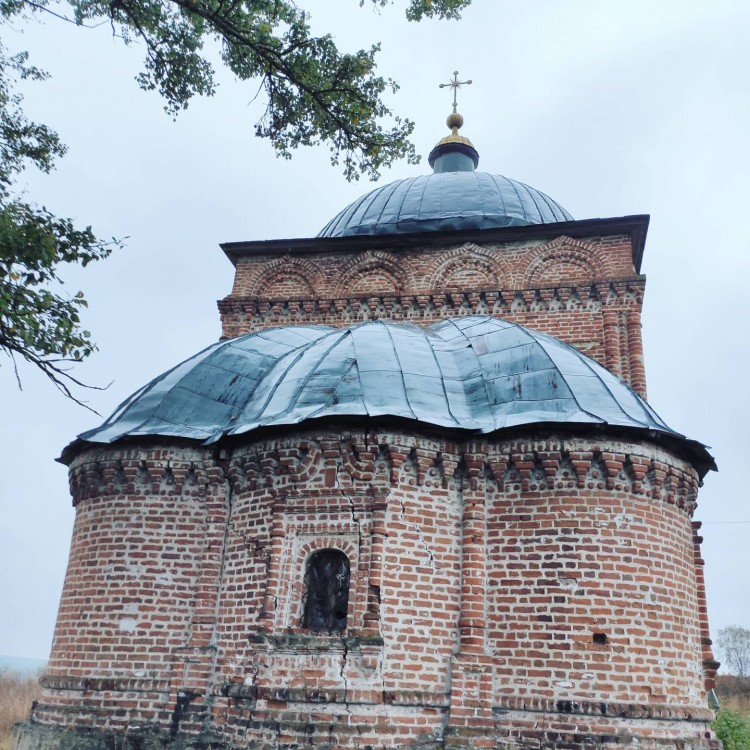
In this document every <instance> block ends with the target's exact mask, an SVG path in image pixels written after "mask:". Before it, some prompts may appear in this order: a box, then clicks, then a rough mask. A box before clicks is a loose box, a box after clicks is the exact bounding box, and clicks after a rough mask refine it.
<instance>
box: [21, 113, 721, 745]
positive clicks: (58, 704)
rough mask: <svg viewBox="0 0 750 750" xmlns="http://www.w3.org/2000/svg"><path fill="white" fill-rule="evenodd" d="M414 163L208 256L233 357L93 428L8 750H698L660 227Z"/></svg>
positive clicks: (694, 586) (680, 449)
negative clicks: (25, 717)
mask: <svg viewBox="0 0 750 750" xmlns="http://www.w3.org/2000/svg"><path fill="white" fill-rule="evenodd" d="M461 125H462V118H461V116H460V115H458V114H456V113H454V114H453V115H451V116H450V117H449V119H448V126H449V128H450V130H451V133H450V134H449V135H448V136H447V137H446V138H444V139H442V140H441V141H440V142H439V143H438V144H437V146H436V147H435V148H434V149H433V151H432V153H431V154H430V158H429V162H430V166H431V168H432V170H433V171H432V173H431V174H427V175H423V176H419V177H414V178H409V179H404V180H399V181H397V182H394V183H391V184H389V185H386V186H385V187H380V188H377V189H375V190H373V191H372V192H370V193H368V194H367V195H365V196H363V197H362V198H360V199H359V200H357V201H355V202H354V203H352V204H351V205H350V206H348V207H347V208H345V209H344V210H343V211H342V212H341V213H340V214H339V215H338V216H336V217H335V218H334V219H333V220H332V221H330V222H329V223H328V224H327V225H326V227H325V228H324V229H323V230H322V231H321V233H320V234H319V235H318V236H317V237H315V238H311V239H291V240H272V241H262V242H261V241H250V242H236V243H229V244H226V245H223V246H222V249H223V250H224V252H225V254H226V256H227V257H228V258H229V260H230V261H231V262H232V264H233V265H234V267H235V269H236V274H235V281H234V287H233V289H232V292H231V293H230V294H229V296H228V297H226V298H225V299H223V300H221V301H220V302H219V310H220V312H221V319H222V326H223V328H222V338H221V340H220V341H219V342H218V343H216V344H214V345H212V346H209V347H208V348H207V349H204V350H203V351H201V352H199V353H198V354H196V355H195V356H194V357H192V358H191V359H188V360H187V361H185V362H183V363H182V364H179V365H177V366H176V367H175V368H173V369H172V370H170V371H168V372H166V373H165V374H163V375H161V376H160V377H158V378H156V379H155V380H153V381H152V382H150V383H148V384H147V385H146V386H144V387H143V388H142V389H141V390H139V391H138V392H137V393H135V394H134V395H133V396H132V397H131V398H130V399H128V400H127V401H126V402H125V403H123V404H122V405H121V406H120V407H119V408H118V409H117V411H116V412H115V413H114V414H113V415H112V416H111V417H110V418H109V419H108V420H107V421H106V422H104V424H103V425H101V426H100V427H98V428H96V429H94V430H91V431H90V432H87V433H84V434H82V435H81V436H79V438H78V439H76V440H75V441H74V442H73V443H72V444H71V445H69V446H68V447H67V448H66V449H65V451H64V453H63V456H62V460H63V461H64V462H65V463H66V464H68V465H69V467H70V487H71V492H72V496H73V503H74V505H75V507H76V522H75V528H74V532H73V539H72V546H71V553H70V561H69V565H68V571H67V577H66V580H65V587H64V591H63V595H62V601H61V604H60V611H59V615H58V620H57V627H56V631H55V638H54V644H53V647H52V655H51V658H50V662H49V665H48V667H47V670H46V672H45V674H44V676H43V677H42V685H43V696H42V698H41V700H40V701H39V702H38V704H36V705H35V707H34V709H33V711H32V714H31V717H30V719H29V721H28V722H26V723H24V724H22V725H19V726H18V727H17V730H16V739H15V742H16V747H17V748H18V750H32V749H39V750H41V749H43V750H63V749H68V748H75V749H76V750H105V748H106V749H107V750H110V749H111V750H115V749H116V750H155V749H156V748H171V749H172V750H188V749H190V750H199V749H202V750H235V749H236V750H239V749H248V750H249V749H253V750H260V749H261V748H263V749H265V748H268V749H269V750H270V749H273V750H297V749H299V750H302V748H307V749H310V750H312V749H313V748H326V749H333V748H342V749H343V748H345V749H346V750H386V749H388V750H391V749H393V750H395V749H396V748H404V749H407V748H414V749H415V750H416V749H419V750H432V749H437V748H458V747H461V748H477V749H479V748H501V747H502V748H535V749H540V750H541V749H547V748H549V749H552V748H554V749H556V750H557V749H559V750H584V748H585V749H588V748H591V749H593V748H597V750H615V748H623V747H627V748H632V749H635V748H638V749H639V750H667V749H670V750H686V749H692V748H695V749H698V748H700V749H701V750H709V749H715V748H717V747H718V743H717V741H716V739H715V737H714V735H713V734H712V732H711V728H710V721H711V720H712V718H713V714H712V712H711V711H710V710H709V709H708V707H707V697H706V696H707V691H709V690H710V689H711V687H712V685H713V679H714V674H715V670H716V667H717V663H716V662H715V661H714V660H713V656H712V653H711V641H710V639H709V630H708V623H707V618H706V601H705V590H704V581H703V570H702V565H703V562H702V560H701V555H700V549H699V544H700V541H701V539H700V536H699V535H698V527H699V524H697V523H695V522H692V521H691V519H692V516H693V512H694V509H695V506H696V495H697V491H698V487H699V485H700V484H701V480H702V479H703V477H704V475H705V474H706V472H707V471H709V470H710V469H712V468H715V467H714V463H713V459H712V458H711V456H710V455H709V454H708V452H707V451H706V448H705V447H704V446H703V445H701V444H700V443H698V442H695V441H694V440H690V439H688V438H686V437H684V436H683V435H681V434H679V433H678V432H676V431H674V430H673V429H672V428H671V427H669V426H667V425H666V424H665V423H664V422H663V421H662V420H661V419H660V417H659V416H658V415H657V414H656V412H655V411H654V410H653V409H652V408H651V406H650V405H649V404H648V403H647V402H646V400H645V399H646V377H645V371H644V363H643V350H642V342H641V320H640V312H641V303H642V299H643V293H644V277H643V276H642V275H641V273H640V269H641V258H642V255H643V250H644V243H645V239H646V231H647V227H648V217H647V216H626V217H621V218H611V219H588V220H578V221H577V220H574V219H573V218H572V217H571V216H570V215H569V214H568V213H567V212H566V211H565V210H564V209H563V208H562V207H561V206H560V205H558V204H557V203H556V202H555V201H554V200H552V199H551V198H549V197H548V196H546V195H544V194H543V193H541V192H539V191H538V190H535V189H533V188H530V187H528V186H527V185H524V184H521V183H519V182H516V181H514V180H511V179H508V178H506V177H502V176H500V175H496V174H489V173H485V172H480V171H477V166H478V161H479V156H478V153H477V151H476V149H475V148H474V146H473V145H472V143H471V141H470V140H469V139H468V138H465V137H464V136H462V135H461V134H459V129H460V127H461Z"/></svg>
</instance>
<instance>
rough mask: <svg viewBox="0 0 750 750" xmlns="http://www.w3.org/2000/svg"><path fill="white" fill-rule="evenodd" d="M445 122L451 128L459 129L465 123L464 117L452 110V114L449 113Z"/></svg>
mask: <svg viewBox="0 0 750 750" xmlns="http://www.w3.org/2000/svg"><path fill="white" fill-rule="evenodd" d="M445 124H446V125H447V126H448V127H449V128H450V129H451V130H458V129H459V128H460V127H461V126H462V125H463V124H464V118H463V117H462V116H461V115H460V114H459V113H458V112H451V114H449V115H448V119H447V120H446V121H445Z"/></svg>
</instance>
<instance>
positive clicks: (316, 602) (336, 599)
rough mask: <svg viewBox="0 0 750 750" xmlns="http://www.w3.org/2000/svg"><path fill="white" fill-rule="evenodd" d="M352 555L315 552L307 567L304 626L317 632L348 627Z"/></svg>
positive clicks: (329, 550)
mask: <svg viewBox="0 0 750 750" xmlns="http://www.w3.org/2000/svg"><path fill="white" fill-rule="evenodd" d="M348 608H349V558H348V557H347V556H346V555H345V554H344V553H343V552H341V551H340V550H337V549H323V550H319V551H318V552H314V553H313V554H312V555H311V556H310V559H309V560H308V561H307V568H306V569H305V612H304V615H303V618H302V627H303V628H307V629H308V630H314V631H315V632H322V631H329V632H332V631H341V630H346V614H347V610H348Z"/></svg>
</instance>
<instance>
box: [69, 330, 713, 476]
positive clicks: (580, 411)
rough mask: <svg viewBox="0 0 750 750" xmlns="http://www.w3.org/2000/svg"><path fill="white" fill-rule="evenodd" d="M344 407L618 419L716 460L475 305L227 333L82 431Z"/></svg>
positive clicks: (440, 422) (242, 420)
mask: <svg viewBox="0 0 750 750" xmlns="http://www.w3.org/2000/svg"><path fill="white" fill-rule="evenodd" d="M343 416H361V417H386V416H389V417H400V418H405V419H409V420H416V421H417V422H424V423H426V424H429V425H435V426H438V427H444V428H453V429H457V430H461V431H469V432H477V433H491V432H495V431H497V430H502V429H504V428H511V427H518V426H522V425H536V424H566V425H573V424H577V425H610V426H613V427H624V428H632V429H636V430H646V431H648V432H649V433H650V434H651V435H652V436H657V435H661V436H669V437H671V438H676V439H678V440H679V441H681V442H684V443H686V444H688V446H689V447H690V452H691V453H692V454H694V457H695V456H696V455H700V456H701V459H700V461H699V463H702V464H703V465H704V466H705V468H710V467H712V466H713V459H711V457H710V456H709V455H708V453H707V452H706V449H705V447H704V446H702V445H700V444H699V443H695V442H694V441H689V440H686V439H685V438H684V437H683V436H682V435H680V434H679V433H676V432H674V431H673V430H672V429H671V428H669V427H668V426H667V425H666V424H665V423H664V422H663V421H662V420H661V418H660V417H659V416H658V415H657V414H656V412H654V411H653V409H651V407H650V406H649V405H648V404H647V403H646V402H645V401H644V400H643V399H642V398H641V397H640V396H638V395H637V394H636V393H635V392H634V391H632V390H631V388H630V387H629V386H627V385H626V384H625V383H623V382H622V381H621V380H619V379H618V378H617V377H615V376H614V375H613V374H612V373H610V372H609V371H608V370H606V369H605V368H604V367H602V366H601V365H599V364H598V363H597V362H595V361H594V360H592V359H589V358H588V357H586V356H585V355H583V354H581V352H579V351H578V350H577V349H574V348H573V347H571V346H568V345H567V344H565V343H563V342H562V341H560V340H559V339H556V338H554V337H552V336H548V335H546V334H543V333H539V332H537V331H532V330H529V329H527V328H524V327H523V326H520V325H517V324H515V323H509V322H507V321H504V320H499V319H497V318H491V317H471V316H467V317H462V318H457V319H451V320H445V321H442V322H440V323H437V324H435V325H432V326H429V327H422V326H417V325H415V324H411V323H395V322H392V321H371V322H366V323H360V324H357V325H353V326H350V327H347V328H331V327H328V326H288V327H280V328H271V329H268V330H263V331H259V332H256V333H250V334H247V335H245V336H241V337H238V338H233V339H229V340H226V341H221V342H219V343H216V344H214V345H212V346H209V347H208V348H207V349H204V350H203V351H202V352H200V353H198V354H196V355H195V356H194V357H191V358H190V359H188V360H186V361H185V362H183V363H182V364H180V365H177V367H175V368H173V369H171V370H169V371H168V372H166V373H164V374H163V375H160V376H159V377H157V378H155V379H154V380H152V381H151V382H150V383H149V384H148V385H146V386H144V387H143V388H142V389H140V390H139V391H137V392H136V393H135V394H134V395H133V396H131V397H130V398H129V399H128V400H127V401H125V402H124V403H123V404H122V405H121V406H120V407H119V408H118V409H117V410H116V411H115V412H114V414H113V415H112V416H111V417H110V418H109V419H107V420H106V421H105V422H104V424H102V425H101V427H98V428H96V429H93V430H90V431H88V432H84V433H83V434H81V435H80V436H79V441H84V442H89V443H112V442H115V441H118V440H121V439H126V438H138V437H145V436H165V437H167V436H169V437H178V438H190V439H194V440H200V441H203V442H204V443H213V442H215V441H217V440H219V439H221V438H222V437H225V436H232V435H240V434H243V433H248V432H250V431H252V430H255V429H258V428H262V427H274V426H276V427H278V426H283V425H296V424H299V423H301V422H306V421H308V420H312V419H319V418H323V417H329V418H331V417H343ZM77 445H78V446H80V442H76V443H74V444H72V445H71V446H69V448H68V449H66V453H65V454H64V458H68V457H69V456H70V451H71V449H74V448H75V446H77Z"/></svg>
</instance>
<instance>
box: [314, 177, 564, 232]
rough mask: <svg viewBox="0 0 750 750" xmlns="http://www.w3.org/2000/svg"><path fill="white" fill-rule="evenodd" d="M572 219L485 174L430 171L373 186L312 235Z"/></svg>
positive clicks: (520, 187)
mask: <svg viewBox="0 0 750 750" xmlns="http://www.w3.org/2000/svg"><path fill="white" fill-rule="evenodd" d="M561 221H573V217H572V216H571V215H570V214H569V213H568V212H567V211H566V210H565V209H564V208H563V207H562V206H561V205H560V204H559V203H557V202H555V201H554V200H552V198H550V197H549V196H547V195H545V194H544V193H542V192H540V191H539V190H535V189H534V188H532V187H529V186H528V185H524V184H523V183H522V182H517V181H516V180H511V179H510V178H508V177H503V176H502V175H496V174H489V173H487V172H474V171H467V172H436V173H434V174H428V175H421V176H419V177H410V178H407V179H404V180H397V181H396V182H391V183H390V184H388V185H384V186H383V187H379V188H376V189H375V190H372V191H371V192H369V193H367V194H366V195H363V196H362V197H361V198H358V199H357V200H356V201H354V202H353V203H351V204H350V205H348V206H347V207H346V208H345V209H344V210H343V211H341V212H340V213H339V214H337V215H336V216H335V217H334V218H333V219H332V220H331V221H330V222H328V224H326V226H325V227H324V228H323V229H322V230H321V231H320V233H319V234H318V237H352V236H357V235H381V234H404V233H408V232H427V231H445V230H455V229H496V228H501V227H518V226H527V225H529V224H554V223H557V222H561Z"/></svg>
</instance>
